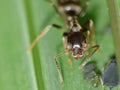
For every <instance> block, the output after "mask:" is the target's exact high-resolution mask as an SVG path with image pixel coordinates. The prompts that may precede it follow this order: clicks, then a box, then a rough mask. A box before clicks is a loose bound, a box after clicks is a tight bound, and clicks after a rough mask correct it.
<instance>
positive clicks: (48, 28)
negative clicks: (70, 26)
mask: <svg viewBox="0 0 120 90" xmlns="http://www.w3.org/2000/svg"><path fill="white" fill-rule="evenodd" d="M52 27H56V28H63V27H61V26H59V25H56V24H51V25H48V26H46V27H45V29H44V30H43V31H42V32H41V33H40V34H39V35H38V36H37V37H36V38H35V40H34V41H33V42H32V44H31V45H30V46H29V48H28V51H31V50H32V48H33V47H34V46H35V45H36V43H37V42H38V40H39V39H41V38H42V37H43V36H44V35H45V34H47V33H48V31H49V30H50V29H51V28H52Z"/></svg>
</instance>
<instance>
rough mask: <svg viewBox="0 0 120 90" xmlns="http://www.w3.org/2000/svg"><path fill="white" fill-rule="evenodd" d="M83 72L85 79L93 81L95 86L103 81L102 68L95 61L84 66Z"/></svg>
mask: <svg viewBox="0 0 120 90" xmlns="http://www.w3.org/2000/svg"><path fill="white" fill-rule="evenodd" d="M83 74H84V79H85V80H86V81H87V82H89V83H91V84H92V85H93V86H94V87H97V86H98V85H99V84H100V83H101V82H100V81H101V80H100V78H101V77H100V76H101V73H100V70H98V68H97V66H96V63H95V62H91V63H88V64H86V65H85V66H84V68H83Z"/></svg>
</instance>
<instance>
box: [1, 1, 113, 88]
mask: <svg viewBox="0 0 120 90" xmlns="http://www.w3.org/2000/svg"><path fill="white" fill-rule="evenodd" d="M86 19H92V20H93V21H94V24H95V33H96V41H97V44H99V45H100V51H99V52H97V53H96V54H95V55H94V56H93V60H96V62H97V64H98V67H99V68H100V69H102V68H103V67H104V64H105V63H106V62H107V60H108V58H109V56H110V55H111V54H112V53H114V45H113V39H112V35H111V32H107V30H106V27H107V26H108V25H109V15H108V9H107V4H106V1H105V0H99V1H96V0H91V1H90V5H89V7H88V10H87V13H86V15H85V20H86ZM52 23H56V24H59V25H64V24H65V22H64V21H62V20H61V18H60V17H59V16H58V15H57V14H56V12H55V11H54V10H53V8H52V7H51V5H50V4H49V3H48V2H46V1H45V0H11V1H8V0H4V1H2V0H1V1H0V90H90V89H91V90H95V89H96V88H94V87H92V85H91V84H90V83H87V82H86V81H84V80H83V75H82V72H81V70H79V69H78V67H79V65H80V63H81V60H78V61H76V60H74V59H72V62H73V67H72V68H70V67H69V66H68V62H67V57H66V55H64V56H63V57H61V58H59V62H60V66H61V69H62V74H63V78H64V82H65V85H64V87H61V86H60V83H59V77H58V73H57V70H56V66H55V63H54V60H53V57H54V56H55V55H56V54H58V53H60V52H62V51H64V48H63V45H62V33H63V32H64V31H62V30H57V29H55V28H52V29H51V30H50V32H48V33H47V34H46V35H45V36H44V37H43V38H42V39H41V40H40V41H39V42H38V43H37V45H36V46H35V47H34V48H33V50H32V52H31V53H27V48H28V47H29V46H30V44H31V42H32V41H33V40H34V39H35V37H36V36H37V35H38V34H39V33H40V32H41V31H42V30H43V29H44V28H45V27H46V26H47V25H49V24H52ZM108 31H109V30H108ZM97 90H101V86H99V87H98V88H97Z"/></svg>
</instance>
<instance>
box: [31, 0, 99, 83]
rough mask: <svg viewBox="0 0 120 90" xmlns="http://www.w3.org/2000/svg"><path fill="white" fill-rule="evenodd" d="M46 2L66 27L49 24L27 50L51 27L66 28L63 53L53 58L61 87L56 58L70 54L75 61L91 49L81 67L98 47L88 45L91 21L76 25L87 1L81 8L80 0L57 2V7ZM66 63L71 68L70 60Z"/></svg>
mask: <svg viewBox="0 0 120 90" xmlns="http://www.w3.org/2000/svg"><path fill="white" fill-rule="evenodd" d="M48 1H49V2H50V3H51V5H52V6H53V8H54V9H55V11H56V12H57V13H58V15H59V16H60V17H62V19H63V20H64V21H65V22H66V25H65V26H60V25H57V24H51V25H48V26H46V28H45V29H44V30H43V32H41V33H40V34H39V35H38V37H37V38H36V39H35V40H34V41H33V43H32V44H31V46H30V47H29V50H31V49H32V48H33V47H34V45H35V44H36V43H37V42H38V40H39V39H41V37H43V36H44V35H45V34H46V33H47V32H48V31H49V30H50V29H51V28H52V27H55V28H58V29H63V28H66V30H67V32H64V33H63V44H64V47H65V51H63V52H61V53H60V54H57V55H56V56H55V57H54V61H55V63H56V67H57V71H58V73H59V78H60V83H61V85H63V83H64V82H63V77H62V73H61V69H60V66H59V63H58V61H57V58H58V57H61V56H63V55H64V54H67V55H68V54H72V56H73V58H75V59H76V60H77V59H80V58H82V57H83V56H84V54H85V52H86V51H89V50H90V49H93V51H92V52H91V53H90V54H89V55H88V56H87V60H85V61H84V62H83V63H82V64H81V67H83V66H84V65H85V64H86V63H87V62H89V61H90V58H91V56H92V55H93V54H94V53H95V52H96V51H97V49H98V48H99V45H96V44H95V45H90V38H92V37H93V38H94V30H93V29H94V27H93V22H92V20H89V21H88V22H86V23H85V24H84V25H80V24H79V23H78V18H79V17H82V16H83V15H84V14H85V13H84V12H85V10H86V8H87V6H88V1H86V3H85V5H84V6H83V7H82V6H81V5H80V4H81V2H82V1H81V0H58V7H57V5H56V4H55V3H54V2H52V0H48ZM68 58H69V57H68ZM68 62H69V65H70V66H71V65H72V62H71V60H70V59H68Z"/></svg>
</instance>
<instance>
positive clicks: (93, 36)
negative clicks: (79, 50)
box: [89, 20, 96, 45]
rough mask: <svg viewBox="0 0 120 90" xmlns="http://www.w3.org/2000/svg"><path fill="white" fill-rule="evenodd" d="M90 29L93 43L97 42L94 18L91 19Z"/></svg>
mask: <svg viewBox="0 0 120 90" xmlns="http://www.w3.org/2000/svg"><path fill="white" fill-rule="evenodd" d="M89 29H90V33H91V39H92V40H91V41H92V43H91V44H92V45H95V44H96V40H95V33H94V23H93V21H92V20H89Z"/></svg>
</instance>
